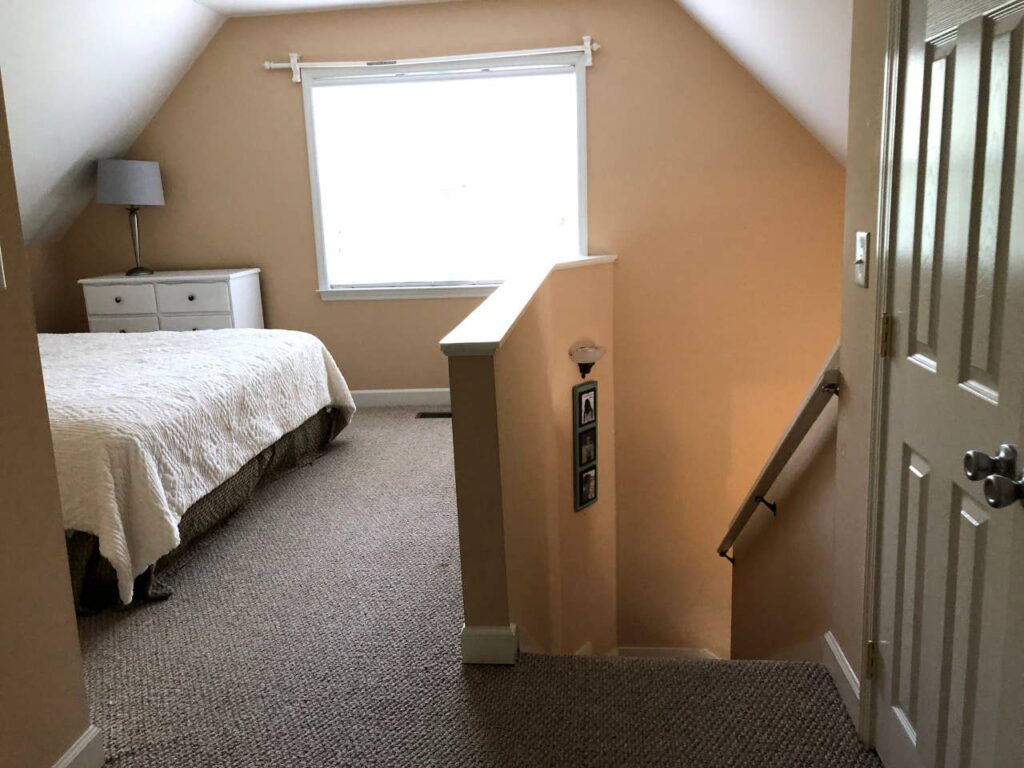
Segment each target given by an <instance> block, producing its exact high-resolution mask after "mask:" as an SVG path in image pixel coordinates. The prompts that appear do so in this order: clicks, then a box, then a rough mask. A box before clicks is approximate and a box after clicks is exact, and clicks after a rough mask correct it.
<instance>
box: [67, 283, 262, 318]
mask: <svg viewBox="0 0 1024 768" xmlns="http://www.w3.org/2000/svg"><path fill="white" fill-rule="evenodd" d="M78 282H79V284H80V285H81V286H82V290H83V291H84V293H85V311H86V312H87V313H88V315H89V330H90V331H91V332H93V333H136V332H140V331H207V330H214V329H218V328H262V327H263V302H262V299H261V297H260V271H259V269H256V268H255V267H251V268H248V269H199V270H184V271H180V272H156V273H154V274H152V275H137V276H135V277H127V276H126V275H106V276H104V277H87V278H85V279H84V280H79V281H78Z"/></svg>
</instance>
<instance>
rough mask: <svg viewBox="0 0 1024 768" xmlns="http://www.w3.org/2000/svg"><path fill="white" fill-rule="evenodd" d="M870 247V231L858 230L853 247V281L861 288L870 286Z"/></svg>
mask: <svg viewBox="0 0 1024 768" xmlns="http://www.w3.org/2000/svg"><path fill="white" fill-rule="evenodd" d="M870 247H871V235H870V233H868V232H858V233H857V239H856V243H855V245H854V248H853V281H854V282H855V283H856V284H857V285H859V286H860V287H861V288H867V287H868V254H869V249H870Z"/></svg>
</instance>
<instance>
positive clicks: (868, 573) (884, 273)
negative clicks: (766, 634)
mask: <svg viewBox="0 0 1024 768" xmlns="http://www.w3.org/2000/svg"><path fill="white" fill-rule="evenodd" d="M903 5H904V4H903V3H902V2H898V0H890V2H889V9H888V10H889V29H888V33H889V41H888V45H887V48H886V56H885V90H884V93H883V99H884V103H883V112H882V134H881V136H880V138H879V148H880V152H879V173H878V210H877V212H876V219H875V232H876V237H875V243H876V245H875V270H874V271H875V274H876V275H877V278H876V280H875V317H874V327H873V328H872V329H871V333H872V335H873V337H874V345H875V349H874V352H875V354H874V355H873V356H872V359H873V361H874V364H873V370H872V372H871V377H872V385H873V386H872V391H871V431H870V436H869V442H868V446H869V448H868V510H867V513H868V514H867V517H868V520H867V523H868V524H867V536H866V541H865V542H864V552H865V554H864V605H863V612H862V614H861V636H862V641H863V642H864V643H866V641H868V640H870V639H875V640H877V635H878V627H877V611H878V602H879V591H880V590H881V588H882V574H881V562H880V560H879V557H878V547H879V545H880V538H879V537H880V535H881V524H882V521H881V517H882V508H883V506H884V501H885V476H884V466H883V456H884V453H885V451H884V446H885V443H886V439H887V432H886V420H887V416H888V410H889V360H890V358H888V357H887V358H885V359H883V358H882V357H881V355H880V354H879V352H880V349H879V347H880V343H881V336H880V334H879V333H878V329H879V327H881V323H882V315H883V313H885V312H887V311H889V310H888V308H889V305H890V303H891V301H892V291H893V285H892V280H893V275H892V268H891V267H892V265H891V262H892V259H893V258H894V257H893V253H894V251H895V234H896V226H897V224H896V221H895V219H896V207H897V200H896V193H897V184H898V175H899V169H898V168H897V167H896V164H895V159H896V156H897V155H896V153H897V141H898V139H899V136H898V133H897V131H896V128H897V126H898V124H899V120H900V116H901V114H902V110H901V108H900V106H899V98H900V91H901V89H900V76H901V72H902V71H903V65H902V59H903V57H904V55H905V54H906V51H905V50H904V36H903V26H904V9H903ZM862 647H863V643H862ZM873 687H874V682H873V681H872V680H870V679H867V680H865V681H864V690H863V693H864V695H863V696H860V702H859V711H858V713H857V715H854V716H853V718H854V722H855V723H856V724H857V733H858V734H859V735H860V737H861V738H862V739H863V740H864V741H865V742H866V743H867V744H869V745H874V742H875V734H874V719H875V713H874V707H875V699H876V697H875V695H874V690H873ZM859 693H860V691H859V689H858V694H859ZM845 701H846V699H845V698H844V702H845Z"/></svg>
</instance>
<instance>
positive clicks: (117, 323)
mask: <svg viewBox="0 0 1024 768" xmlns="http://www.w3.org/2000/svg"><path fill="white" fill-rule="evenodd" d="M89 330H90V331H91V332H92V333H143V332H146V331H159V330H160V324H159V323H158V322H157V319H156V315H142V316H138V315H134V316H133V315H122V316H116V315H115V316H110V315H102V316H97V315H89Z"/></svg>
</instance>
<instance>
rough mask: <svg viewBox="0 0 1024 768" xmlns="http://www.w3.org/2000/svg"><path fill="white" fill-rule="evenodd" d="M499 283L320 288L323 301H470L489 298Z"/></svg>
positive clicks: (319, 291)
mask: <svg viewBox="0 0 1024 768" xmlns="http://www.w3.org/2000/svg"><path fill="white" fill-rule="evenodd" d="M500 285H501V283H480V284H477V285H422V286H407V285H403V286H394V287H387V286H380V287H377V286H375V287H373V288H355V287H351V288H321V289H320V290H318V291H317V293H319V294H320V298H321V299H322V300H323V301H387V300H389V299H471V298H483V297H487V296H490V295H491V294H492V293H494V292H495V291H496V290H498V287H499V286H500Z"/></svg>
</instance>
